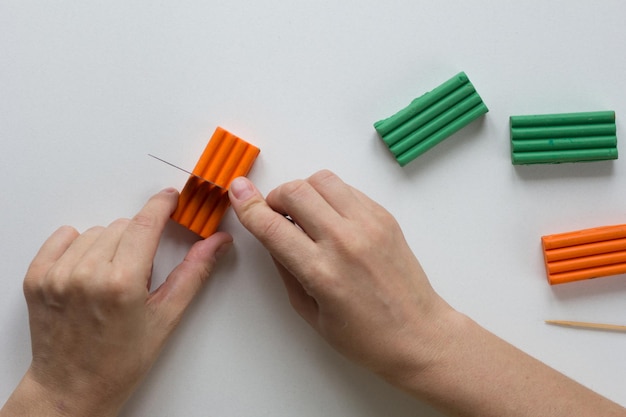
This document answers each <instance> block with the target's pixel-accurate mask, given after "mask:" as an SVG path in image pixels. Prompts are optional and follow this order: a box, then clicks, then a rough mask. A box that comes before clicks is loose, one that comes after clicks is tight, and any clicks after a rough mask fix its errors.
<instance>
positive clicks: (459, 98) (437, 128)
mask: <svg viewBox="0 0 626 417" xmlns="http://www.w3.org/2000/svg"><path fill="white" fill-rule="evenodd" d="M488 111H489V110H488V109H487V106H485V104H484V103H483V101H482V99H481V98H480V96H479V95H478V93H477V92H476V89H475V88H474V86H473V85H472V83H471V82H470V80H469V78H468V77H467V75H465V73H463V72H461V73H459V74H457V75H455V76H454V77H452V78H451V79H449V80H448V81H446V82H445V83H443V84H441V85H440V86H439V87H437V88H435V89H434V90H432V91H431V92H429V93H426V94H424V95H423V96H421V97H418V98H416V99H415V100H413V101H412V102H411V104H409V105H408V106H407V107H405V108H404V109H402V110H400V111H399V112H397V113H396V114H394V115H393V116H391V117H389V118H387V119H384V120H380V121H378V122H376V123H374V128H375V129H376V131H377V132H378V134H379V135H380V136H381V138H382V139H383V141H384V142H385V144H386V145H387V147H389V150H390V151H391V153H393V155H394V157H395V158H396V160H397V161H398V163H399V164H400V165H401V166H404V165H406V164H408V163H409V162H411V161H412V160H413V159H415V158H417V157H418V156H420V155H421V154H423V153H424V152H426V151H427V150H429V149H431V148H432V147H433V146H435V145H437V144H438V143H439V142H441V141H443V140H444V139H446V138H447V137H449V136H450V135H452V134H453V133H455V132H457V131H458V130H460V129H461V128H463V127H465V126H466V125H468V124H469V123H471V122H472V121H474V120H475V119H477V118H478V117H480V116H482V115H483V114H485V113H487V112H488Z"/></svg>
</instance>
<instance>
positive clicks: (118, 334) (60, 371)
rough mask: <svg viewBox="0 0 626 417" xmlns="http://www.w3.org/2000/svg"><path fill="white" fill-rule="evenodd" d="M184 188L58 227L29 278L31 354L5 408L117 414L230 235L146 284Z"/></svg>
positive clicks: (8, 411)
mask: <svg viewBox="0 0 626 417" xmlns="http://www.w3.org/2000/svg"><path fill="white" fill-rule="evenodd" d="M177 196H178V193H177V192H176V191H175V190H173V189H167V190H164V191H162V192H160V193H158V194H156V195H155V196H153V197H152V198H151V199H150V200H149V201H148V202H147V204H146V205H145V207H144V208H143V209H142V210H141V211H140V212H139V213H138V214H137V215H136V216H135V217H134V218H133V219H132V220H127V219H120V220H117V221H115V222H113V223H112V224H111V225H109V226H108V227H106V228H104V227H94V228H91V229H89V230H87V231H86V232H84V233H82V234H79V233H78V232H77V231H76V230H75V229H73V228H71V227H67V226H66V227H62V228H60V229H59V230H57V231H56V232H55V233H54V234H52V236H50V238H49V239H48V240H47V241H46V242H45V243H44V245H43V246H42V248H41V249H40V251H39V253H38V254H37V255H36V256H35V258H34V260H33V261H32V264H31V265H30V268H29V269H28V272H27V274H26V278H25V280H24V293H25V296H26V301H27V303H28V312H29V319H30V329H31V339H32V351H33V360H32V364H31V366H30V368H29V370H28V372H27V373H26V375H25V376H24V379H23V380H22V382H21V383H20V385H19V386H18V388H17V389H16V391H15V393H14V394H13V395H12V397H11V398H10V399H9V401H8V402H7V404H6V405H5V407H4V408H3V410H2V411H1V412H0V415H1V416H3V417H4V416H13V415H15V416H17V415H29V416H39V415H42V416H43V415H45V416H56V415H63V416H81V417H84V416H91V417H94V416H110V415H111V416H112V415H116V414H117V412H118V411H119V409H120V408H121V406H122V405H123V404H124V402H125V401H126V400H127V399H128V397H129V396H130V394H131V393H132V392H133V391H134V389H135V387H136V386H137V384H138V383H139V381H140V380H141V379H142V377H143V376H144V375H145V374H146V373H147V372H148V370H149V369H150V367H151V366H152V364H153V362H154V361H155V359H156V358H157V356H158V354H159V351H160V350H161V348H162V346H163V344H164V343H165V341H166V340H167V338H168V336H169V335H170V334H171V332H172V330H173V329H174V328H175V327H176V325H177V324H178V322H179V320H180V319H181V317H182V315H183V313H184V311H185V309H186V308H187V306H188V305H189V303H190V302H191V301H192V299H193V298H194V296H195V295H196V294H197V293H198V291H199V290H200V288H201V287H202V284H203V283H204V282H205V281H206V280H207V279H208V277H209V274H210V272H211V270H212V268H213V265H214V264H215V258H216V255H217V254H219V253H220V252H222V251H224V250H226V249H227V248H228V247H229V246H230V244H231V242H232V238H231V237H230V236H229V235H228V234H226V233H217V234H215V235H213V236H211V237H210V238H208V239H206V240H203V241H199V242H197V243H196V244H195V245H194V246H193V247H192V248H191V250H190V251H189V253H188V254H187V256H186V257H185V259H184V261H183V262H182V263H181V264H180V265H179V266H178V267H177V268H176V269H174V271H172V273H171V274H170V275H169V277H168V278H167V280H166V281H165V282H164V283H163V284H162V285H161V286H160V287H159V288H157V289H156V290H155V291H153V292H150V288H149V287H150V279H151V275H152V262H153V259H154V255H155V253H156V250H157V246H158V243H159V239H160V236H161V234H162V231H163V228H164V227H165V224H166V222H167V220H168V218H169V216H170V214H171V213H172V211H173V210H174V209H175V208H176V203H177Z"/></svg>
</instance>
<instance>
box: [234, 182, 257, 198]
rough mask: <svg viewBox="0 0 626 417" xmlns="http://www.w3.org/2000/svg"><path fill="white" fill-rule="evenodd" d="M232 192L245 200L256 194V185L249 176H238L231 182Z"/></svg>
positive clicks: (236, 196)
mask: <svg viewBox="0 0 626 417" xmlns="http://www.w3.org/2000/svg"><path fill="white" fill-rule="evenodd" d="M230 192H231V193H232V194H233V197H235V198H236V199H237V200H239V201H244V200H247V199H249V198H250V197H252V196H253V195H254V186H253V185H252V183H251V182H250V180H248V179H247V178H245V177H238V178H235V179H234V180H233V181H232V182H231V183H230Z"/></svg>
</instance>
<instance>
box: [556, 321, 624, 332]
mask: <svg viewBox="0 0 626 417" xmlns="http://www.w3.org/2000/svg"><path fill="white" fill-rule="evenodd" d="M546 323H547V324H554V325H557V326H566V327H578V328H581V329H597V330H609V331H613V332H626V326H620V325H617V324H603V323H586V322H583V321H567V320H546Z"/></svg>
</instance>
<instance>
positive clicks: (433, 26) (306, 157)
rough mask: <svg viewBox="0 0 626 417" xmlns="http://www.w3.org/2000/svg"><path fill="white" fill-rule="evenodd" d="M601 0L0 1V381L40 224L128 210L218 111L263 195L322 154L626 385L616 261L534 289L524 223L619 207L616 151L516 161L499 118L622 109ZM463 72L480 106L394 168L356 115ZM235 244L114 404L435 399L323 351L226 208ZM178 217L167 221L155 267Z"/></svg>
mask: <svg viewBox="0 0 626 417" xmlns="http://www.w3.org/2000/svg"><path fill="white" fill-rule="evenodd" d="M625 19H626V5H624V3H623V2H621V1H618V0H615V1H603V2H594V1H543V0H541V1H515V2H513V1H500V2H487V1H484V2H479V1H468V0H464V1H430V2H425V1H408V0H407V1H400V0H387V1H385V2H380V1H342V2H337V1H306V2H305V1H290V2H287V1H284V2H280V1H276V0H274V1H271V0H256V1H237V0H230V1H219V2H218V1H206V0H205V1H178V2H163V1H145V0H141V1H139V0H138V1H118V0H109V1H56V2H49V1H29V0H15V1H7V0H0V51H1V54H0V56H1V58H0V140H1V141H2V142H1V144H2V148H1V150H0V178H1V179H2V197H1V198H0V213H2V216H1V217H0V230H1V233H2V238H1V239H0V267H1V270H0V280H1V284H2V291H1V292H0V335H1V336H0V401H1V400H4V399H5V398H6V397H8V395H9V394H10V392H11V390H12V389H13V387H14V385H15V384H17V382H18V381H19V379H20V377H21V375H22V374H23V372H24V371H25V369H26V368H27V366H28V364H29V360H30V341H29V333H28V324H27V311H26V306H25V302H24V301H23V296H22V291H21V283H22V278H23V274H24V272H25V269H26V267H27V265H28V263H29V262H30V260H31V258H32V256H33V255H34V253H35V252H36V250H37V249H38V248H39V246H40V244H41V243H42V242H43V241H44V239H45V238H46V237H47V236H48V235H49V234H50V233H51V232H52V231H53V230H54V229H55V228H56V227H58V226H59V225H61V224H65V223H68V224H72V225H74V226H76V227H77V228H79V229H81V230H84V229H85V228H87V227H89V226H92V225H95V224H107V223H109V222H110V221H112V220H113V219H115V218H117V217H128V216H131V215H133V214H134V212H135V211H136V210H138V209H139V208H140V207H141V206H142V205H143V203H144V201H145V200H146V199H147V198H148V197H149V196H150V195H151V194H152V193H154V192H156V191H158V190H159V189H161V188H163V187H166V186H176V187H178V188H180V187H182V185H183V184H184V182H185V180H186V175H185V174H182V173H179V172H177V171H176V170H174V169H172V168H170V167H168V166H166V165H163V164H161V163H159V162H156V161H154V160H152V159H150V158H148V157H147V156H146V154H147V153H148V152H150V153H154V154H157V155H159V156H162V157H164V158H166V159H168V160H170V161H172V162H174V163H177V164H180V165H182V166H185V167H187V168H193V165H194V164H195V162H196V160H197V158H198V157H199V155H200V152H201V151H202V149H203V148H204V146H205V144H206V142H207V141H208V139H209V137H210V136H211V134H212V132H213V130H214V129H215V127H216V126H217V125H221V126H223V127H224V128H226V129H228V130H230V131H232V132H233V133H235V134H237V135H239V136H241V137H243V138H244V139H246V140H248V141H249V142H252V143H254V144H255V145H257V146H259V147H260V148H261V154H260V157H259V159H258V160H257V163H256V165H255V167H254V168H253V171H252V172H251V175H250V177H251V178H252V179H253V180H254V181H255V182H256V183H257V184H258V186H259V188H260V189H261V190H262V191H263V192H268V191H269V190H271V189H272V188H274V187H275V186H276V185H278V184H280V183H282V182H285V181H288V180H291V179H295V178H302V177H306V176H308V175H310V174H311V173H313V172H315V171H316V170H318V169H321V168H330V169H332V170H334V171H335V172H337V173H338V174H339V175H340V176H342V177H343V178H344V179H345V180H346V181H347V182H349V183H352V184H353V185H355V186H356V187H358V188H360V189H362V190H363V191H365V192H366V193H367V194H369V195H370V196H372V197H373V198H374V199H376V200H377V201H379V202H380V203H382V204H383V205H384V206H386V207H387V208H388V209H389V210H390V211H391V212H392V213H393V214H394V215H395V216H396V217H397V219H398V220H399V222H400V223H401V225H403V228H404V230H405V233H406V235H407V238H408V240H409V242H410V244H411V247H412V248H413V249H414V251H415V252H416V253H417V255H418V257H419V258H420V260H421V262H422V264H423V266H424V268H425V269H426V271H427V273H428V274H429V276H430V278H431V280H432V282H433V285H434V286H435V288H436V289H437V291H438V292H439V293H440V294H441V295H442V296H444V298H446V299H447V300H448V301H449V302H450V303H451V304H452V305H453V306H455V307H456V308H458V309H459V310H461V311H463V312H465V313H467V314H468V315H470V316H471V317H473V318H474V319H475V320H477V321H478V322H479V323H481V324H482V325H484V326H485V327H487V328H488V329H490V330H491V331H493V332H495V333H496V334H497V335H499V336H501V337H503V338H504V339H506V340H508V341H510V342H511V343H513V344H515V345H516V346H518V347H520V348H521V349H523V350H525V351H527V352H529V353H530V354H532V355H533V356H535V357H537V358H539V359H541V360H543V361H545V362H546V363H548V364H549V365H551V366H553V367H555V368H557V369H559V370H560V371H562V372H564V373H565V374H567V375H569V376H571V377H573V378H575V379H576V380H578V381H580V382H582V383H583V384H585V385H587V386H589V387H591V388H593V389H595V390H597V391H598V392H600V393H602V394H603V395H605V396H608V397H609V398H611V399H613V400H615V401H617V402H619V403H621V404H625V405H626V389H625V384H624V375H626V360H624V355H623V352H625V351H626V336H624V335H622V334H614V333H603V332H595V331H584V330H572V329H563V328H556V327H549V326H546V325H544V324H543V320H544V319H549V318H551V319H571V320H585V321H599V322H614V323H621V324H626V309H625V308H624V300H625V299H626V277H624V276H618V277H612V278H604V279H599V280H593V281H586V282H581V283H573V284H566V285H562V286H560V287H553V288H551V287H550V286H549V285H548V284H547V282H546V279H545V271H544V267H543V264H542V258H541V250H540V236H541V235H544V234H552V233H558V232H566V231H573V230H578V229H582V228H587V227H595V226H604V225H610V224H617V223H626V195H625V193H624V189H625V187H626V161H625V160H624V159H626V158H624V157H622V158H621V159H619V160H617V161H615V162H598V163H588V164H567V165H555V166H538V165H534V166H526V167H513V166H512V165H511V162H510V156H509V142H508V140H509V137H508V117H509V116H510V115H516V114H541V113H558V112H575V111H595V110H606V109H611V110H615V111H616V113H617V124H618V143H619V145H618V146H619V151H620V152H621V154H622V155H624V156H626V148H624V141H623V140H622V138H623V137H626V136H625V135H624V128H623V126H624V124H623V123H622V120H624V119H623V117H622V116H623V115H626V81H625V77H624V74H625V73H626V60H625V59H624V54H623V49H624V45H625V42H624V41H625V40H626V32H625V31H624V29H623V27H624V21H625ZM459 71H465V72H466V73H467V74H468V76H469V77H470V80H471V81H472V82H473V84H474V85H475V87H476V89H477V91H478V92H479V94H480V95H481V96H482V98H483V100H484V101H485V103H486V104H487V106H488V107H489V109H490V112H489V113H488V114H487V115H486V117H484V118H482V119H481V120H480V121H478V122H475V123H473V124H472V125H470V126H469V127H467V128H466V129H464V130H462V131H461V132H460V133H458V134H456V135H454V136H453V137H452V138H450V139H447V140H446V141H444V142H443V143H442V144H440V145H438V146H437V147H435V148H434V149H433V150H431V151H429V152H428V153H427V154H425V155H423V156H422V157H420V158H419V159H418V160H416V161H414V162H413V163H411V164H410V165H408V166H407V167H405V168H400V167H399V166H398V165H397V163H396V162H395V160H394V159H393V158H392V156H391V154H390V153H389V152H388V150H387V149H386V148H385V146H384V144H383V143H382V141H381V140H380V139H379V138H378V137H377V135H376V134H375V131H374V129H373V127H372V123H373V122H375V121H377V120H379V119H381V118H384V117H387V116H390V115H391V114H393V113H395V112H396V111H397V110H399V109H400V108H402V107H404V106H405V105H407V104H408V103H409V102H410V101H411V99H413V98H415V97H417V96H419V95H421V94H422V93H424V92H426V91H428V90H430V89H432V88H434V87H436V86H437V85H439V84H440V83H442V82H444V81H445V80H447V79H448V78H450V77H452V76H453V75H454V74H456V73H457V72H459ZM222 229H223V230H227V231H229V232H230V233H232V234H233V235H234V237H235V240H236V248H235V250H234V251H233V252H232V253H230V254H229V255H228V256H227V257H226V258H225V259H224V260H223V262H221V264H220V265H219V267H218V269H217V270H216V271H215V273H214V275H213V280H212V282H211V283H210V284H209V285H208V287H207V288H206V290H205V291H204V292H203V293H202V294H201V295H200V296H199V298H198V300H197V302H196V303H195V304H194V305H193V306H192V308H191V309H190V311H189V313H188V315H187V317H186V320H185V321H184V322H183V324H182V325H181V327H180V328H179V330H178V331H177V333H176V334H175V335H174V337H173V339H172V340H171V342H170V343H169V344H168V346H167V348H166V349H165V351H164V352H163V355H162V357H161V358H160V360H159V361H158V363H157V364H156V366H155V367H154V369H153V370H152V372H151V373H150V374H149V376H148V378H147V380H146V381H145V383H144V384H143V385H142V387H141V388H140V389H139V390H138V391H137V393H136V395H135V396H134V397H133V398H132V400H131V401H130V402H129V403H128V405H127V407H126V408H125V409H124V412H123V413H122V414H123V415H124V416H131V415H132V416H146V417H147V416H175V415H179V416H205V415H213V416H265V415H267V416H296V415H297V416H340V415H341V416H360V417H363V416H366V417H369V416H382V415H393V416H415V415H421V416H439V415H440V414H438V413H437V412H435V411H433V410H431V409H430V408H429V407H427V406H425V405H423V404H422V403H421V402H419V401H416V400H413V399H411V398H409V397H408V396H406V395H405V394H402V393H399V392H396V391H394V390H393V389H392V388H390V387H389V386H387V385H386V384H385V383H384V382H381V381H379V380H378V379H377V378H376V377H375V376H372V375H370V374H369V373H367V372H366V371H364V370H361V369H359V368H357V367H356V366H354V365H352V364H351V363H349V362H347V361H346V360H344V359H343V358H341V357H340V356H338V355H337V354H336V353H334V352H333V351H332V350H331V349H330V348H329V347H328V346H327V345H326V344H325V342H323V341H322V340H321V339H320V338H319V337H318V336H317V335H316V334H315V333H314V332H313V331H312V330H310V329H309V328H308V327H307V325H306V324H305V323H304V321H302V320H301V319H300V318H299V317H298V316H297V315H296V314H295V313H293V312H292V310H291V308H290V306H289V304H288V301H287V298H286V295H285V293H284V290H283V288H282V284H281V283H280V280H279V278H278V277H277V275H276V274H275V272H274V269H273V265H272V263H271V261H270V258H269V257H268V256H267V254H266V253H265V252H264V250H263V249H262V248H261V247H260V245H259V244H258V243H257V242H256V241H254V240H253V239H252V238H251V237H250V236H249V235H248V233H247V232H246V231H245V230H244V229H243V228H242V227H241V226H240V225H239V224H238V222H237V221H236V219H235V216H234V214H233V213H232V211H231V212H229V214H228V216H227V217H226V219H225V221H224V223H223V224H222ZM192 241H193V237H192V236H191V235H190V234H189V233H187V232H186V231H184V230H182V229H181V228H180V227H178V226H177V225H174V224H172V225H170V226H168V229H167V230H166V233H165V236H164V239H163V241H162V246H161V248H160V251H159V254H158V258H157V261H156V283H157V284H158V283H159V282H160V281H162V280H163V278H164V276H165V275H166V274H167V272H168V271H169V270H170V269H171V268H172V267H173V266H174V265H175V264H176V263H177V262H179V261H180V260H181V259H182V256H183V255H184V253H185V252H186V250H187V249H188V247H189V245H190V243H191V242H192Z"/></svg>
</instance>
